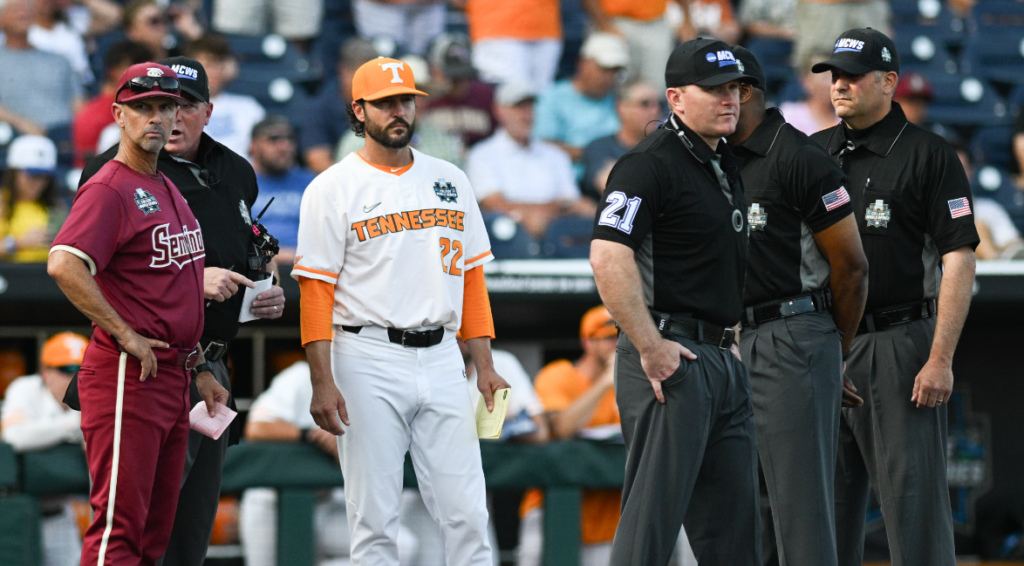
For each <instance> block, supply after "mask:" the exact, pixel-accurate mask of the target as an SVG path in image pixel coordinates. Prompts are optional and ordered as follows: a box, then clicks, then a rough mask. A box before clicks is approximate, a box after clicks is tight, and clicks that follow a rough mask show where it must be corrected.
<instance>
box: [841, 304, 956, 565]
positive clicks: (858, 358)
mask: <svg viewBox="0 0 1024 566" xmlns="http://www.w3.org/2000/svg"><path fill="white" fill-rule="evenodd" d="M934 333H935V319H934V318H929V319H925V320H919V321H916V322H911V323H908V324H901V325H898V326H893V327H891V328H889V329H887V330H884V331H881V332H872V333H870V334H863V335H860V336H857V338H856V339H855V340H854V343H853V350H852V352H851V354H850V357H849V359H848V362H847V366H846V375H847V376H848V377H849V378H850V379H851V380H853V383H854V385H856V386H857V389H858V392H857V394H858V395H860V396H861V397H862V398H863V399H864V406H863V407H860V408H857V409H843V419H842V425H841V428H840V434H839V442H840V445H839V459H838V462H837V466H836V538H837V542H838V550H839V563H840V564H841V565H843V566H854V565H856V566H860V565H861V564H862V563H863V555H864V519H865V513H866V511H867V505H868V487H869V485H870V486H873V487H874V490H875V495H876V496H877V497H878V500H879V502H881V505H882V517H883V518H884V520H885V530H886V534H887V535H888V537H889V552H890V553H891V555H892V564H893V566H954V565H955V564H956V557H955V552H954V549H953V516H952V511H951V509H950V503H949V488H948V487H947V484H946V407H945V405H943V406H941V407H939V408H936V409H929V408H921V409H918V408H916V404H914V403H911V402H910V396H911V395H912V394H913V390H914V380H915V378H916V377H917V373H918V371H920V370H921V368H922V367H923V366H924V364H925V362H926V361H928V355H929V352H930V351H931V343H932V336H933V335H934Z"/></svg>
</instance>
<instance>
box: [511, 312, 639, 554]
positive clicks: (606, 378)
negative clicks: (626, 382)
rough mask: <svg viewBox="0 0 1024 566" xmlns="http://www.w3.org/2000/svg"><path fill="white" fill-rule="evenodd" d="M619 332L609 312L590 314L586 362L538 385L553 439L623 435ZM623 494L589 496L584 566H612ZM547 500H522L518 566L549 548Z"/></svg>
mask: <svg viewBox="0 0 1024 566" xmlns="http://www.w3.org/2000/svg"><path fill="white" fill-rule="evenodd" d="M617 339H618V329H617V328H616V327H615V321H613V320H612V316H611V314H609V312H608V309H606V308H605V307H604V306H597V307H594V308H592V309H590V310H588V311H587V313H586V314H584V315H583V320H582V321H581V322H580V344H581V345H582V346H583V356H582V357H581V358H579V359H578V360H576V361H575V362H570V361H569V360H557V361H554V362H551V363H550V364H548V365H546V366H544V369H542V370H540V373H538V374H537V378H536V380H534V386H535V387H536V388H537V394H538V395H540V399H541V401H542V402H543V403H544V408H545V410H547V411H548V418H549V419H550V421H551V437H552V438H553V439H571V438H575V437H577V436H581V437H583V438H595V439H607V438H613V437H615V436H618V435H621V433H622V427H621V424H620V420H619V407H618V405H617V404H616V403H615V389H614V387H615V344H616V341H617ZM621 499H622V490H621V489H604V490H596V489H590V490H584V492H583V507H582V510H581V517H580V523H581V528H580V534H581V535H582V543H583V544H582V546H581V548H580V565H581V566H607V564H608V560H609V558H610V557H611V548H612V538H613V537H614V536H615V527H617V526H618V524H619V506H620V505H621ZM543 504H544V495H543V493H542V492H541V490H539V489H531V490H530V491H527V492H526V496H525V497H523V504H522V506H521V508H520V515H521V516H522V521H521V522H520V535H519V551H518V553H519V562H518V565H519V566H540V564H541V563H542V549H543V547H544V534H543V533H544V507H543Z"/></svg>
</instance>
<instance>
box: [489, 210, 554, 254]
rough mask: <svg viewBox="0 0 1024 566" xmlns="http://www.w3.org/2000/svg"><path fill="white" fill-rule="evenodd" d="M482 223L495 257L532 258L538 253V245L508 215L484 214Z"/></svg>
mask: <svg viewBox="0 0 1024 566" xmlns="http://www.w3.org/2000/svg"><path fill="white" fill-rule="evenodd" d="M484 225H486V226H487V237H488V238H489V239H490V241H491V253H493V254H494V258H495V259H533V258H536V257H537V256H539V255H540V245H539V244H537V242H536V241H534V239H533V238H532V237H531V236H530V235H529V234H527V233H526V230H524V229H523V227H522V226H519V225H518V224H516V222H515V221H514V220H512V219H511V218H509V217H508V216H505V215H503V214H494V215H490V214H485V215H484Z"/></svg>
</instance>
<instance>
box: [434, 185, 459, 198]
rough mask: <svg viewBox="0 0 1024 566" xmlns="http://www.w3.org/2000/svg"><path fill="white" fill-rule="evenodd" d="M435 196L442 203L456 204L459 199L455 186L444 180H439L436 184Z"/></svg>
mask: <svg viewBox="0 0 1024 566" xmlns="http://www.w3.org/2000/svg"><path fill="white" fill-rule="evenodd" d="M434 194H435V195H437V198H439V199H441V202H455V201H456V199H458V198H459V192H458V191H457V190H455V185H453V184H451V183H449V182H448V181H445V180H444V179H438V180H437V182H436V183H434Z"/></svg>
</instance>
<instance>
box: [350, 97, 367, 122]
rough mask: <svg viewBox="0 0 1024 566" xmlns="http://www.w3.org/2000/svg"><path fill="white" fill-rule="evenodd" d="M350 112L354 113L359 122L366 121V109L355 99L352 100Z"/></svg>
mask: <svg viewBox="0 0 1024 566" xmlns="http://www.w3.org/2000/svg"><path fill="white" fill-rule="evenodd" d="M351 104H352V112H353V113H354V114H355V115H356V119H357V120H359V121H360V122H366V109H365V108H363V105H362V104H359V103H358V102H356V101H354V100H353V101H352V102H351Z"/></svg>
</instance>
